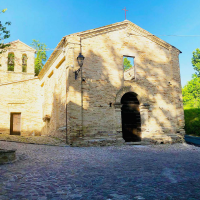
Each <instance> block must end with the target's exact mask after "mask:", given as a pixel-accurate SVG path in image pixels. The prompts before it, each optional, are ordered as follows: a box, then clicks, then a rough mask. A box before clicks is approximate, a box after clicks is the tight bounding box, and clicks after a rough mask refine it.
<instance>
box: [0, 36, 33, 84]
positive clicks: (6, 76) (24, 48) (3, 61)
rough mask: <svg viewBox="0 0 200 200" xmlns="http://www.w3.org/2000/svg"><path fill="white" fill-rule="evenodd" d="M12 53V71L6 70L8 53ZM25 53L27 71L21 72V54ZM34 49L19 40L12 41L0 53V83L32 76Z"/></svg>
mask: <svg viewBox="0 0 200 200" xmlns="http://www.w3.org/2000/svg"><path fill="white" fill-rule="evenodd" d="M11 52H12V53H14V56H15V59H14V62H15V66H14V71H8V54H9V53H11ZM23 54H26V55H27V58H28V59H27V72H22V55H23ZM34 59H35V50H34V49H33V48H31V47H29V46H28V45H26V44H24V43H23V42H21V41H18V40H17V41H14V42H11V43H10V46H9V47H8V48H7V49H6V52H4V53H3V54H0V84H2V83H7V82H13V81H20V80H26V79H30V78H33V77H34V74H35V72H34Z"/></svg>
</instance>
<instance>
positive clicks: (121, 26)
mask: <svg viewBox="0 0 200 200" xmlns="http://www.w3.org/2000/svg"><path fill="white" fill-rule="evenodd" d="M127 27H129V28H130V29H132V30H134V31H135V32H137V35H139V36H143V37H146V38H148V39H149V40H151V41H153V42H155V43H157V44H158V45H160V46H162V47H164V48H166V49H168V50H169V49H170V48H171V47H172V48H175V49H176V50H177V51H179V52H180V53H182V52H181V51H180V50H179V49H177V48H176V47H174V46H172V45H170V44H169V43H167V42H165V41H164V40H162V39H160V38H159V37H157V36H155V35H153V34H151V33H150V32H148V31H146V30H145V29H143V28H141V27H139V26H137V25H136V24H134V23H132V22H131V21H129V20H124V21H122V22H117V23H114V24H110V25H106V26H102V27H99V28H95V29H90V30H87V31H82V32H78V33H73V34H70V35H66V36H64V37H63V38H62V39H61V41H60V42H59V43H58V45H57V46H56V48H55V50H54V51H53V53H52V54H51V56H50V57H49V59H48V60H47V62H46V63H45V65H44V67H43V69H42V70H41V72H42V73H41V74H44V71H45V70H46V69H47V68H48V64H49V63H50V62H51V60H52V59H53V57H54V55H55V54H56V53H57V52H58V50H59V48H60V46H62V45H63V44H64V43H65V41H66V42H67V39H68V38H69V37H71V36H79V37H81V38H88V37H94V36H95V35H100V34H103V33H106V32H111V31H116V30H121V29H125V28H127ZM128 34H129V33H128ZM130 35H132V33H130ZM38 76H39V77H40V74H39V75H38Z"/></svg>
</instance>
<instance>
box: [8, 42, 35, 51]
mask: <svg viewBox="0 0 200 200" xmlns="http://www.w3.org/2000/svg"><path fill="white" fill-rule="evenodd" d="M14 43H21V44H23V45H25V46H26V47H28V48H29V49H30V50H32V51H36V50H35V49H34V48H32V47H30V46H28V45H27V44H25V43H24V42H22V41H20V40H19V39H18V40H15V41H12V42H9V43H7V44H14Z"/></svg>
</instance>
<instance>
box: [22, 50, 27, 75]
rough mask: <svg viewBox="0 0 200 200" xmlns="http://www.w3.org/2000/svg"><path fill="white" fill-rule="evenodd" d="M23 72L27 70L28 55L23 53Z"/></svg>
mask: <svg viewBox="0 0 200 200" xmlns="http://www.w3.org/2000/svg"><path fill="white" fill-rule="evenodd" d="M22 72H27V55H26V54H23V55H22Z"/></svg>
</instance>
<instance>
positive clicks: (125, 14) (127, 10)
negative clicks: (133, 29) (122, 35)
mask: <svg viewBox="0 0 200 200" xmlns="http://www.w3.org/2000/svg"><path fill="white" fill-rule="evenodd" d="M122 10H124V11H125V20H126V11H128V10H126V7H124V9H122Z"/></svg>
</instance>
